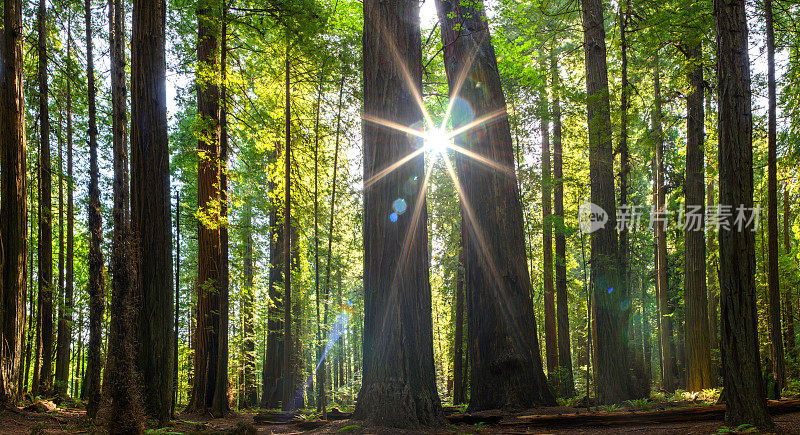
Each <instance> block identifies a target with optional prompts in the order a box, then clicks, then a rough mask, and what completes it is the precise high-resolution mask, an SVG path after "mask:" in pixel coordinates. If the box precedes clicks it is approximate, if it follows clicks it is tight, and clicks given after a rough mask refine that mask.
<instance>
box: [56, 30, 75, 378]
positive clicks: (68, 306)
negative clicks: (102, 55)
mask: <svg viewBox="0 0 800 435" xmlns="http://www.w3.org/2000/svg"><path fill="white" fill-rule="evenodd" d="M67 69H68V71H72V16H71V15H70V17H69V19H68V24H67ZM66 93H67V101H66V105H67V252H66V256H65V262H66V268H65V269H66V270H65V273H64V281H65V283H64V301H63V303H64V309H63V311H62V315H61V318H60V319H59V324H58V337H57V339H56V342H57V344H56V347H57V354H56V381H60V382H63V383H64V386H63V391H62V393H63V394H68V387H69V379H70V378H69V367H70V360H69V357H70V347H71V344H72V330H73V329H72V318H73V317H72V311H73V291H74V285H75V283H74V281H75V265H74V261H73V260H74V254H75V242H74V226H75V223H74V219H75V218H74V202H73V198H72V191H73V189H74V180H73V178H72V80H71V79H70V78H68V79H67V88H66Z"/></svg>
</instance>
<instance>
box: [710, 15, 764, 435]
mask: <svg viewBox="0 0 800 435" xmlns="http://www.w3.org/2000/svg"><path fill="white" fill-rule="evenodd" d="M714 21H715V24H716V35H717V47H716V48H717V71H718V72H717V81H718V83H717V101H718V102H719V112H718V113H719V180H720V186H719V202H720V204H722V205H730V206H732V207H739V206H742V207H745V208H750V209H752V207H753V148H752V134H753V131H752V128H753V126H752V113H751V109H750V107H751V93H750V70H749V65H750V62H749V56H748V50H747V47H748V42H747V33H748V31H747V18H746V12H745V2H744V1H743V0H714ZM719 251H720V271H719V279H720V301H721V305H722V321H721V323H722V375H723V379H724V388H725V389H724V393H723V394H724V395H725V403H726V412H725V423H726V424H727V425H729V426H733V427H735V426H739V425H741V424H745V423H747V424H752V425H755V426H758V427H760V428H769V427H772V426H773V422H772V418H771V417H770V415H769V413H768V412H767V404H766V400H765V398H764V386H763V383H762V381H761V361H760V359H759V355H758V353H759V352H758V330H757V328H756V317H757V312H756V299H755V294H756V290H755V278H754V277H755V272H756V267H755V237H754V235H753V232H752V231H751V230H750V229H749V228H745V229H743V231H737V230H736V227H735V226H731V227H730V228H729V229H726V228H724V227H721V228H720V230H719Z"/></svg>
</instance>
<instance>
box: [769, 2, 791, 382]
mask: <svg viewBox="0 0 800 435" xmlns="http://www.w3.org/2000/svg"><path fill="white" fill-rule="evenodd" d="M764 17H765V20H766V27H767V89H768V93H769V106H768V107H769V108H768V117H769V120H768V134H767V150H768V151H767V166H768V169H767V208H768V210H767V230H768V231H769V239H768V257H767V260H768V262H769V264H768V272H767V282H768V290H769V310H768V311H769V341H770V351H771V353H772V375H773V376H774V378H775V382H776V383H777V386H776V389H777V390H778V391H781V390H782V389H783V387H784V386H785V385H786V361H785V357H784V349H783V335H781V332H782V331H781V286H780V278H779V270H778V255H779V254H778V237H779V235H778V130H777V128H778V126H777V109H776V84H775V26H774V24H773V15H772V0H764Z"/></svg>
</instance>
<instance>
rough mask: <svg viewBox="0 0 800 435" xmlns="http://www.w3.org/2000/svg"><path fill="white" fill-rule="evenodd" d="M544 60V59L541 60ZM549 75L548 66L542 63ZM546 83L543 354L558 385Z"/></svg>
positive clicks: (542, 95) (542, 109) (542, 105)
mask: <svg viewBox="0 0 800 435" xmlns="http://www.w3.org/2000/svg"><path fill="white" fill-rule="evenodd" d="M542 60H544V58H542ZM542 70H543V71H546V70H547V67H546V63H545V62H542ZM546 87H547V81H546V80H545V83H544V84H543V85H542V88H541V89H540V90H539V127H540V131H541V135H542V262H543V265H542V271H543V272H544V276H543V279H544V288H543V293H544V353H545V361H546V363H547V378H548V380H549V381H550V385H553V386H557V385H558V376H557V373H558V343H557V338H556V334H557V332H556V301H555V289H554V288H553V220H552V219H553V218H552V213H553V211H552V201H551V198H552V188H553V187H552V185H553V181H552V178H551V173H550V114H549V113H548V112H549V111H550V108H549V107H548V106H549V104H548V101H547V90H546Z"/></svg>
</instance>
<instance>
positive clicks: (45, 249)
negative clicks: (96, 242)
mask: <svg viewBox="0 0 800 435" xmlns="http://www.w3.org/2000/svg"><path fill="white" fill-rule="evenodd" d="M37 16H38V18H37V28H38V32H37V34H38V42H37V46H38V52H39V77H38V78H39V129H40V130H39V174H40V175H39V180H40V182H39V250H38V252H39V254H38V256H37V258H38V261H39V267H38V271H39V278H38V279H39V300H40V304H41V310H40V311H39V317H40V318H41V328H40V329H39V334H40V336H41V340H42V365H41V368H40V370H39V390H40V392H41V393H42V395H44V396H49V395H50V393H51V390H52V388H53V385H52V378H53V204H52V202H53V199H52V190H53V181H52V177H53V174H52V163H51V160H50V111H49V108H48V103H47V97H48V92H49V91H48V88H49V86H48V84H47V76H48V74H47V42H46V33H45V32H46V30H45V24H46V23H45V21H46V16H47V12H46V6H45V0H39V8H38V13H37Z"/></svg>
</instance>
